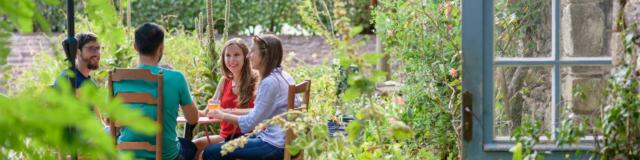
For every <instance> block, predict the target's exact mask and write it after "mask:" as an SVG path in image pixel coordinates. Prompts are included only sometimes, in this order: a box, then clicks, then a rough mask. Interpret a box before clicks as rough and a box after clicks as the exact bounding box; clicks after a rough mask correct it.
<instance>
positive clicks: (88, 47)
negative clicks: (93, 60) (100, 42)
mask: <svg viewBox="0 0 640 160" xmlns="http://www.w3.org/2000/svg"><path fill="white" fill-rule="evenodd" d="M82 48H84V49H88V50H89V51H90V52H93V53H98V52H100V50H102V47H101V46H86V47H82Z"/></svg>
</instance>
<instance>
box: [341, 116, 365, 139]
mask: <svg viewBox="0 0 640 160" xmlns="http://www.w3.org/2000/svg"><path fill="white" fill-rule="evenodd" d="M345 130H346V131H347V134H348V137H349V141H352V142H353V141H354V140H355V139H356V138H357V137H358V136H360V131H361V130H362V124H360V121H352V122H350V123H349V125H348V126H347V128H345Z"/></svg>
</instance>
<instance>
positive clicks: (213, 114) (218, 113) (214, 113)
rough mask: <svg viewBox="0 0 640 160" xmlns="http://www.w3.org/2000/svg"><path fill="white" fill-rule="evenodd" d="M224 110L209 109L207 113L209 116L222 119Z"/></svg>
mask: <svg viewBox="0 0 640 160" xmlns="http://www.w3.org/2000/svg"><path fill="white" fill-rule="evenodd" d="M224 114H225V113H224V112H222V111H220V110H215V111H211V112H209V113H208V114H207V115H209V117H210V118H214V119H222V117H223V116H224Z"/></svg>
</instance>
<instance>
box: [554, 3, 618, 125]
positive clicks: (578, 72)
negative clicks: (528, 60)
mask: <svg viewBox="0 0 640 160" xmlns="http://www.w3.org/2000/svg"><path fill="white" fill-rule="evenodd" d="M617 2H618V1H617V0H562V8H561V12H562V15H561V23H562V24H561V31H560V32H561V53H562V54H561V55H562V56H566V57H608V56H615V55H617V54H622V51H621V49H622V48H621V43H620V39H619V33H618V32H615V30H614V29H615V28H614V24H616V23H614V22H615V20H616V17H615V15H616V14H613V13H615V11H614V10H615V9H619V7H615V5H614V4H616V3H617ZM610 69H611V67H610V66H607V67H594V66H570V67H569V66H567V67H563V69H562V74H563V75H562V103H563V104H562V106H563V107H567V108H568V109H569V110H565V111H564V112H562V113H561V114H562V115H563V117H564V116H568V115H569V114H570V113H573V114H575V115H577V116H574V117H573V118H578V117H582V116H590V115H593V114H597V113H598V111H599V109H600V107H601V106H603V105H604V104H605V100H606V97H604V96H603V94H602V93H603V92H605V91H606V88H605V86H607V79H608V77H609V76H610ZM567 111H570V112H567Z"/></svg>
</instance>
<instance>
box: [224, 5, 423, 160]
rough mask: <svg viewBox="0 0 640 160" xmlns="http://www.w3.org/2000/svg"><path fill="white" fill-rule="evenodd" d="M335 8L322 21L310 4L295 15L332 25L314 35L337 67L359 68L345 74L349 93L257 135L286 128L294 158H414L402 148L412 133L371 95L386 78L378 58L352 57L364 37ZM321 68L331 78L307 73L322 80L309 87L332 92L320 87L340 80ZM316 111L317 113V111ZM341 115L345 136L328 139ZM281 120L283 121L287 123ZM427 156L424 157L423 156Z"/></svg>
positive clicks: (238, 144)
mask: <svg viewBox="0 0 640 160" xmlns="http://www.w3.org/2000/svg"><path fill="white" fill-rule="evenodd" d="M333 5H334V6H333V7H334V10H333V11H334V12H333V14H331V15H320V14H316V13H317V12H313V10H316V9H317V7H318V6H316V4H315V3H313V2H312V1H309V0H307V1H302V2H301V6H299V10H298V13H300V14H301V16H302V18H303V19H304V21H305V22H307V24H310V23H315V24H320V21H321V20H322V19H323V18H324V19H333V20H334V21H333V22H334V23H332V25H331V27H333V28H336V31H337V33H336V34H332V32H330V31H327V30H324V29H321V28H316V29H319V30H315V31H316V32H318V33H328V34H324V36H325V37H324V38H325V40H326V41H327V42H328V43H329V44H331V46H332V52H334V54H336V55H337V58H338V60H337V61H339V65H340V66H342V67H345V66H351V65H354V66H356V67H358V68H359V71H358V72H351V73H349V77H350V78H349V80H348V83H349V88H347V91H346V93H345V94H344V95H343V96H342V100H341V101H338V100H335V101H334V100H332V98H328V99H325V98H324V97H319V99H320V100H319V101H316V103H315V104H314V103H311V104H310V105H311V106H310V107H311V111H310V112H307V113H302V112H296V111H290V112H288V113H286V114H284V115H282V116H277V117H275V118H273V119H270V120H268V121H267V122H265V123H266V124H261V125H258V128H257V129H255V130H261V129H260V127H264V126H266V125H267V124H277V125H280V126H282V127H284V128H288V129H293V130H294V132H295V133H296V135H297V138H296V139H295V140H294V142H293V145H292V146H290V147H288V148H287V151H289V152H292V153H293V154H295V153H298V152H300V151H302V150H304V153H305V156H306V157H310V158H312V159H389V158H391V157H394V158H398V159H409V158H416V157H412V156H415V154H407V152H406V151H408V150H407V149H406V148H405V146H406V145H405V144H407V143H410V142H411V141H410V139H411V137H413V135H414V134H415V133H414V132H413V130H412V129H411V127H409V126H407V125H406V124H404V123H403V122H402V121H399V120H397V119H396V118H394V117H395V116H394V115H395V114H396V112H394V111H395V110H393V109H392V108H397V106H396V105H395V104H392V103H390V101H389V97H381V96H379V95H377V94H376V93H375V92H374V87H375V85H376V84H377V83H378V82H380V80H381V79H383V78H382V77H384V75H385V73H381V72H379V71H374V70H373V69H372V63H371V62H377V59H376V57H380V56H379V55H380V54H375V53H372V54H369V53H367V54H363V55H358V54H355V50H357V49H358V48H359V47H360V46H362V44H363V42H362V39H355V38H354V36H355V35H357V34H358V33H360V32H361V31H362V27H353V26H351V23H350V21H351V20H350V19H349V18H347V17H346V7H345V3H344V2H342V1H335V2H334V3H333ZM318 17H323V18H318ZM322 68H328V69H326V70H324V69H323V70H321V71H319V72H320V73H325V74H328V75H329V76H326V77H325V76H323V75H314V74H318V73H315V71H311V72H307V73H310V75H308V76H312V78H313V77H317V76H320V78H319V80H318V82H314V81H312V86H314V85H319V86H318V87H327V88H334V89H335V87H336V85H335V81H334V84H331V83H328V84H327V83H323V82H326V81H331V80H335V77H337V76H338V71H337V70H336V69H337V68H335V67H328V66H323V67H322ZM295 71H298V73H296V72H295ZM292 72H293V73H294V75H295V76H300V75H302V76H301V77H298V79H307V78H308V77H307V76H305V74H307V73H305V72H302V73H300V70H297V69H294V70H292ZM311 73H312V74H311ZM320 90H322V89H320ZM330 91H331V92H325V91H316V92H320V93H318V94H321V95H325V96H330V95H335V90H333V89H332V90H330ZM322 92H324V93H322ZM313 94H316V93H313ZM336 104H337V105H336ZM314 108H320V110H315V109H314ZM340 113H341V114H340ZM342 114H352V115H355V120H354V121H352V122H350V123H348V124H343V125H348V126H347V127H346V129H345V130H346V132H347V133H346V136H345V135H343V134H337V135H335V136H329V131H328V128H327V121H330V120H336V119H341V118H340V116H342ZM336 115H338V117H336ZM283 117H287V119H288V121H287V120H284V119H283ZM338 123H340V121H338ZM242 145H243V143H242V138H240V139H238V140H236V141H232V142H230V143H227V144H226V145H225V146H223V148H225V151H230V150H233V149H235V148H236V147H241V146H242ZM428 155H429V154H425V156H428Z"/></svg>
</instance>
